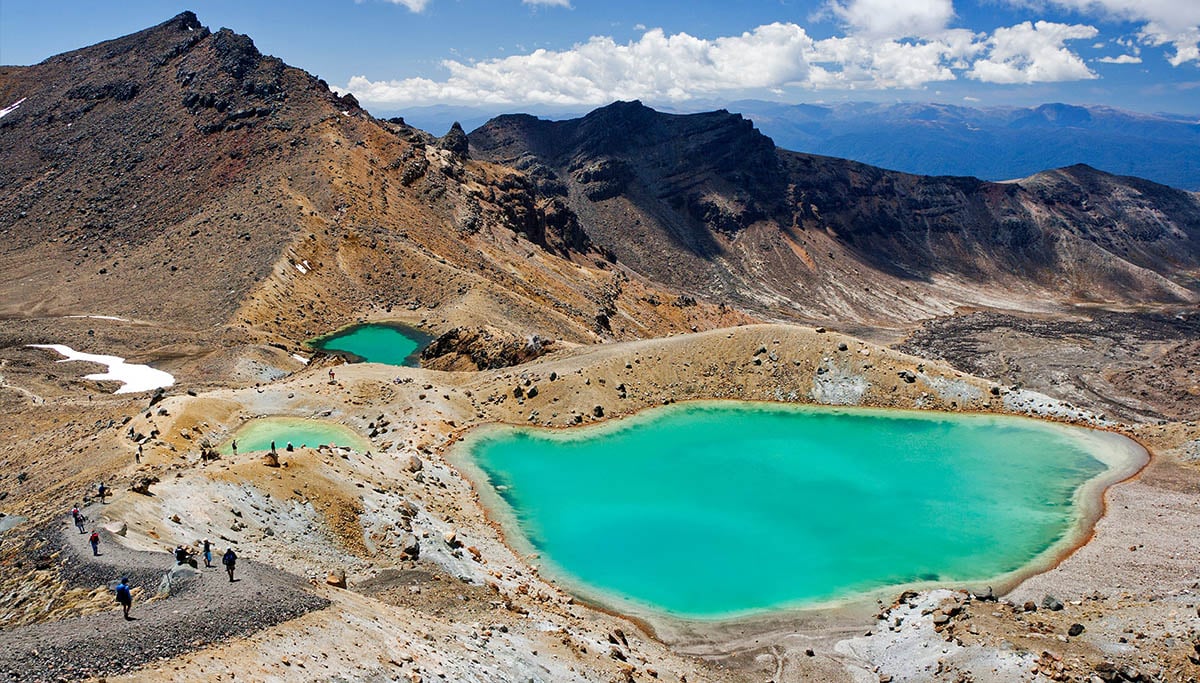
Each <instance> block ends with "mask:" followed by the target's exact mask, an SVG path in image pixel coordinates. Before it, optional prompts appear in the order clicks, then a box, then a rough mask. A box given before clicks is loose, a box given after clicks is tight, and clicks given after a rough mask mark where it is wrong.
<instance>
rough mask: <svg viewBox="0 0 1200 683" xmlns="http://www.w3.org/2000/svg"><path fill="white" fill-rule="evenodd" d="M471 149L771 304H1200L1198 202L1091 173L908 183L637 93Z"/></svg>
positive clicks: (719, 289)
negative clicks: (649, 101)
mask: <svg viewBox="0 0 1200 683" xmlns="http://www.w3.org/2000/svg"><path fill="white" fill-rule="evenodd" d="M471 150H472V153H474V154H476V155H478V156H480V157H484V158H488V159H492V160H494V161H498V162H501V163H506V164H512V165H515V166H516V167H518V168H522V169H524V170H526V172H528V173H529V174H530V175H532V176H533V177H535V178H537V179H539V183H540V185H539V186H540V187H541V188H542V189H543V191H545V192H548V193H552V192H557V193H558V194H559V196H561V197H563V199H564V200H565V201H566V202H567V204H568V205H569V206H571V207H572V208H573V209H574V210H575V211H576V213H578V214H579V216H580V218H581V220H582V222H583V224H584V226H585V227H586V228H587V230H588V231H589V234H590V235H591V236H592V238H593V241H594V242H595V243H596V244H598V245H600V246H601V247H603V248H606V249H609V250H611V251H612V252H613V253H614V254H616V255H617V257H618V259H619V260H620V261H621V262H625V263H629V264H630V265H631V267H633V268H634V269H636V270H638V271H639V272H643V273H645V274H647V275H648V276H650V277H653V278H655V279H657V280H660V281H663V282H668V283H673V284H676V285H679V286H684V287H688V288H692V289H694V290H696V291H698V292H702V293H704V294H705V295H706V296H709V297H712V298H714V299H715V300H718V301H727V302H730V303H731V304H733V305H736V306H741V307H746V308H748V309H750V310H755V311H759V312H762V313H763V314H765V315H770V316H783V317H789V318H810V319H811V318H816V319H823V320H836V321H839V322H841V323H846V322H848V321H858V322H861V323H868V324H887V325H896V324H905V323H910V322H913V321H916V320H920V319H923V318H928V317H931V316H934V315H939V314H946V313H950V312H953V311H954V310H955V308H957V307H959V306H992V307H997V308H1009V309H1017V310H1038V309H1041V310H1053V309H1055V308H1057V307H1061V306H1064V305H1068V304H1072V303H1078V302H1093V303H1094V302H1103V303H1132V302H1139V303H1142V304H1147V303H1155V302H1157V303H1183V302H1194V301H1196V300H1197V298H1198V297H1200V284H1198V282H1197V280H1196V274H1197V269H1198V267H1200V218H1198V216H1200V211H1198V210H1200V200H1197V197H1196V195H1194V194H1191V193H1187V192H1182V191H1178V190H1174V189H1171V188H1168V187H1165V186H1162V185H1156V184H1154V183H1150V182H1146V181H1141V180H1137V179H1133V178H1118V177H1114V176H1110V175H1107V174H1103V173H1100V172H1097V171H1095V170H1092V169H1089V168H1086V167H1072V168H1067V169H1061V170H1059V171H1051V172H1046V173H1042V174H1038V175H1036V176H1033V177H1031V178H1028V179H1026V180H1023V181H1020V182H1016V183H1006V184H1004V183H1002V184H998V183H988V182H983V181H980V180H977V179H974V178H953V177H924V176H914V175H908V174H904V173H897V172H892V171H886V170H883V169H879V168H874V167H870V166H866V165H864V164H858V163H854V162H849V161H844V160H839V159H831V158H827V157H818V156H812V155H806V154H797V153H793V152H787V151H783V150H777V149H776V148H775V146H774V145H773V144H772V142H771V141H770V139H768V138H766V137H765V136H763V135H762V134H760V133H759V132H758V131H756V130H755V129H754V127H753V125H752V124H751V123H750V122H749V121H747V120H745V119H743V118H742V117H741V116H739V115H737V114H730V113H728V112H723V111H722V112H711V113H706V114H694V115H686V116H677V115H668V114H661V113H658V112H655V111H653V110H651V109H649V108H647V107H645V106H643V105H642V104H640V103H638V102H632V103H616V104H613V105H610V106H608V107H604V108H602V109H598V110H596V111H595V112H592V113H591V114H589V115H588V116H585V117H583V118H581V119H574V120H569V121H557V122H554V121H543V120H539V119H535V118H533V117H530V116H502V117H499V118H497V119H494V120H493V121H491V122H489V123H488V124H486V125H485V126H483V127H481V128H480V129H478V130H476V131H474V132H473V133H472V134H471Z"/></svg>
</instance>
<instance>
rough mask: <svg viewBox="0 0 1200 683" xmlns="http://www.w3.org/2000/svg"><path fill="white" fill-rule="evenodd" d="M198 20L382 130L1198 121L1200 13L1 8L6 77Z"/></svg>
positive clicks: (958, 1)
mask: <svg viewBox="0 0 1200 683" xmlns="http://www.w3.org/2000/svg"><path fill="white" fill-rule="evenodd" d="M185 9H191V10H193V11H194V12H196V14H197V15H198V16H199V18H200V21H201V22H202V23H203V24H205V25H206V26H209V27H210V28H212V29H214V30H215V29H217V28H220V27H229V28H231V29H233V30H235V31H237V32H238V33H245V34H248V35H249V36H250V37H251V38H253V39H254V41H255V43H256V45H258V47H259V49H260V50H261V51H263V52H264V53H266V54H271V55H275V56H277V57H280V58H281V59H283V60H284V61H285V62H287V63H289V64H291V65H293V66H297V67H300V68H303V69H305V70H307V71H309V72H311V73H314V74H316V75H318V76H320V77H321V78H324V79H325V80H326V81H328V82H329V83H330V85H331V86H333V87H335V88H337V89H339V90H341V91H349V92H352V93H354V95H355V96H356V97H357V98H358V99H359V101H360V102H361V103H362V104H363V106H364V107H366V108H367V109H368V110H369V111H371V112H372V113H375V114H376V115H386V114H391V113H397V112H403V111H404V110H405V109H406V108H415V107H425V106H430V105H449V106H452V107H462V108H468V107H477V108H483V109H487V110H489V111H493V112H497V113H498V112H501V111H539V110H548V109H555V108H558V109H565V110H574V111H580V112H582V111H587V110H588V109H591V108H593V107H596V106H600V105H603V104H607V103H609V102H611V101H613V100H618V99H621V100H631V99H640V100H642V101H643V102H645V103H646V104H649V105H651V106H658V107H662V108H664V109H670V110H675V111H688V110H698V109H704V108H710V107H712V106H720V105H722V104H723V103H727V102H733V101H736V100H739V99H748V98H749V99H766V100H775V101H782V102H806V103H832V102H842V101H935V102H943V103H950V104H961V105H968V106H993V105H1021V106H1032V105H1037V104H1041V103H1045V102H1067V103H1072V104H1093V105H1095V104H1099V105H1109V106H1114V107H1119V108H1124V109H1131V110H1135V111H1146V112H1160V111H1161V112H1173V113H1178V114H1186V115H1194V114H1198V113H1200V0H737V1H730V0H724V1H720V2H718V1H709V0H691V1H690V2H647V1H646V0H641V1H634V0H287V1H284V0H253V1H251V0H236V1H235V0H194V1H193V2H191V3H187V4H182V3H177V2H167V1H151V0H121V1H120V2H96V1H95V0H91V1H90V2H83V1H80V0H63V1H60V2H47V1H46V0H0V64H32V63H36V62H38V61H41V60H43V59H45V58H47V57H49V56H51V55H54V54H58V53H60V52H65V51H68V50H71V49H75V48H78V47H83V46H85V45H90V44H93V43H96V42H99V41H102V40H106V39H109V38H114V37H117V36H119V35H124V34H127V33H131V32H134V31H137V30H140V29H142V28H145V27H148V26H151V25H153V24H157V23H159V22H161V21H164V20H166V19H168V18H170V17H172V16H174V15H175V14H178V13H179V12H181V11H183V10H185Z"/></svg>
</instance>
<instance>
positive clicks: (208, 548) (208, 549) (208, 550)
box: [204, 538, 212, 569]
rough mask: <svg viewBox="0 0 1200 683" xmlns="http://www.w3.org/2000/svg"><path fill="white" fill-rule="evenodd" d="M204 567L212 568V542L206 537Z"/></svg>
mask: <svg viewBox="0 0 1200 683" xmlns="http://www.w3.org/2000/svg"><path fill="white" fill-rule="evenodd" d="M204 568H205V569H212V544H210V543H209V542H208V539H207V538H206V539H204Z"/></svg>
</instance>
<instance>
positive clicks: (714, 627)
mask: <svg viewBox="0 0 1200 683" xmlns="http://www.w3.org/2000/svg"><path fill="white" fill-rule="evenodd" d="M730 405H735V406H739V407H756V406H761V407H764V408H767V409H774V410H780V409H782V410H788V411H793V410H794V411H796V412H820V413H824V414H837V413H847V414H856V415H863V414H866V415H871V416H873V417H881V418H888V417H894V418H903V417H916V418H920V419H924V420H931V421H936V420H942V419H961V418H967V419H983V420H986V419H988V418H994V419H996V420H997V421H998V422H1005V421H1015V422H1019V421H1029V422H1030V423H1035V424H1039V425H1046V426H1053V427H1055V428H1061V429H1070V430H1072V432H1073V433H1074V434H1076V435H1079V434H1087V435H1089V436H1088V438H1089V439H1090V440H1092V441H1093V442H1095V443H1094V444H1093V445H1094V446H1095V447H1096V449H1097V450H1098V451H1100V452H1101V454H1102V457H1099V458H1096V459H1097V460H1100V461H1101V462H1102V463H1103V464H1104V465H1105V469H1104V470H1103V471H1102V472H1100V473H1099V474H1097V475H1094V476H1092V477H1090V478H1089V479H1087V480H1086V481H1084V482H1083V483H1082V484H1081V485H1079V486H1078V487H1077V489H1076V491H1075V494H1074V501H1075V502H1074V504H1073V505H1074V512H1073V516H1074V517H1075V519H1074V521H1073V522H1072V523H1071V525H1070V527H1069V528H1068V530H1067V531H1066V533H1065V534H1064V535H1063V536H1062V538H1060V539H1059V540H1058V541H1056V542H1054V543H1053V544H1052V545H1051V546H1049V547H1048V548H1046V549H1044V550H1043V551H1041V552H1039V553H1038V555H1037V556H1035V557H1034V558H1033V559H1032V560H1031V561H1029V562H1027V563H1025V564H1024V565H1022V566H1021V567H1020V568H1018V569H1015V570H1012V571H1009V572H1005V573H1002V574H999V575H995V576H992V577H990V578H985V579H980V580H965V581H941V580H933V581H915V582H906V583H900V584H893V585H887V586H883V587H878V588H873V589H869V590H865V591H859V592H854V593H853V594H851V595H843V596H840V597H837V598H833V599H829V600H822V601H817V602H814V603H810V604H804V605H799V606H797V605H781V606H778V607H768V608H761V609H754V610H748V611H745V612H742V613H735V614H723V615H717V616H703V617H695V616H679V615H675V614H671V613H669V612H667V611H664V610H658V609H655V608H653V607H649V606H647V605H640V604H637V603H633V602H631V601H629V600H627V599H620V598H615V596H613V595H605V594H604V593H603V592H602V591H598V590H597V589H592V588H589V587H586V586H584V585H583V582H582V580H579V579H576V578H574V577H572V576H570V575H569V572H566V571H563V570H561V569H560V568H558V567H557V566H554V565H553V564H552V563H550V562H548V561H547V562H545V563H544V564H543V563H539V562H537V561H536V560H537V559H538V558H539V557H540V556H541V554H540V551H538V550H537V549H536V548H535V547H534V546H533V545H532V543H531V542H530V541H529V540H528V539H527V538H526V536H525V534H524V533H523V532H521V531H519V527H517V526H514V525H515V522H513V521H512V510H511V507H510V506H509V504H508V503H507V502H506V501H504V500H502V496H501V494H500V493H499V492H497V491H496V490H495V489H494V488H493V486H492V485H491V484H490V483H489V478H488V476H487V475H486V473H484V472H483V470H482V468H480V467H479V465H478V464H477V463H476V462H475V459H474V456H473V455H472V454H471V453H470V452H469V451H470V449H471V447H472V445H473V444H475V443H477V442H478V441H479V440H480V439H482V438H486V437H487V436H488V435H491V434H494V433H495V432H497V431H507V430H516V429H528V427H527V426H526V425H520V424H514V423H499V422H492V423H485V424H479V425H475V426H473V427H471V428H469V429H466V430H463V432H462V433H460V434H459V435H458V436H457V438H456V439H455V440H454V443H453V444H452V445H450V446H449V447H448V448H447V449H446V459H447V462H448V463H449V464H450V465H451V466H453V467H454V468H455V469H457V470H459V472H460V473H461V474H462V475H463V476H464V478H465V479H466V480H467V481H468V482H470V483H471V485H472V487H473V489H474V490H475V491H476V493H477V495H478V497H479V502H480V506H481V508H482V509H483V511H484V515H485V517H486V519H487V521H488V523H489V525H491V526H492V527H493V529H494V530H495V531H496V533H497V534H498V536H499V538H500V539H501V540H502V542H503V543H504V544H505V545H507V546H508V547H509V548H510V549H511V550H512V552H513V553H514V554H515V555H516V556H517V557H520V558H523V559H524V561H525V562H526V563H527V564H528V565H530V566H531V568H532V569H533V570H534V571H535V572H538V571H539V569H546V568H547V567H545V566H544V565H551V567H549V568H548V569H549V570H548V571H545V572H544V575H543V576H544V578H545V579H546V580H548V581H550V582H551V583H552V584H554V585H558V586H559V587H561V588H562V589H563V590H566V591H567V592H569V593H570V594H572V595H573V596H575V597H576V598H577V599H578V600H580V601H581V602H583V603H584V604H587V605H588V606H589V607H591V608H593V609H597V610H599V611H602V612H605V613H608V614H611V615H614V616H617V617H621V618H625V619H629V620H630V621H632V622H634V623H636V624H638V626H639V627H641V628H643V629H645V630H647V632H649V633H651V634H653V635H654V636H655V637H656V638H659V639H660V640H662V641H663V642H665V643H667V644H669V645H671V646H672V647H673V648H683V649H685V650H686V649H688V648H689V647H691V646H692V645H694V644H697V643H702V642H710V643H716V642H723V641H726V640H728V636H729V635H730V634H739V637H743V636H745V635H746V634H751V633H760V634H766V633H771V632H775V631H788V632H795V631H796V630H798V629H799V630H808V629H809V627H813V628H816V627H818V626H819V628H820V629H821V630H833V631H836V630H839V629H840V628H841V627H842V626H845V628H847V629H849V631H847V633H848V634H849V633H850V631H853V630H854V626H855V625H857V626H859V627H861V624H862V623H863V621H864V619H869V617H870V615H871V614H873V613H876V612H878V610H879V609H880V608H881V606H882V605H884V604H885V603H886V602H890V600H891V599H892V598H893V597H894V596H895V595H898V594H900V593H901V592H903V591H908V590H917V591H928V590H932V589H936V588H939V587H954V588H962V589H966V590H968V591H971V592H976V593H983V592H985V591H987V590H988V589H990V590H991V591H993V593H994V594H996V595H1003V594H1006V593H1008V592H1010V591H1012V590H1013V589H1014V588H1016V587H1017V586H1019V585H1020V584H1021V583H1022V582H1024V581H1026V580H1028V579H1029V578H1030V577H1032V576H1036V575H1038V574H1041V573H1044V572H1046V571H1049V570H1051V569H1053V568H1055V567H1057V566H1058V565H1059V564H1061V563H1062V562H1063V561H1064V560H1066V559H1067V558H1069V557H1070V556H1071V555H1072V554H1074V553H1075V552H1076V551H1077V550H1078V549H1079V548H1081V547H1083V546H1084V545H1086V544H1087V543H1088V541H1089V540H1090V539H1091V538H1092V536H1093V534H1094V528H1095V524H1096V522H1097V521H1098V520H1099V519H1101V518H1102V517H1103V516H1104V515H1105V514H1106V511H1107V508H1106V494H1107V491H1108V490H1109V489H1110V488H1111V487H1112V486H1114V485H1115V484H1117V483H1120V482H1123V481H1127V480H1129V479H1131V478H1134V477H1136V476H1137V475H1138V474H1139V473H1141V472H1142V471H1143V470H1144V468H1145V467H1146V466H1147V465H1148V463H1149V462H1150V453H1149V451H1148V450H1147V449H1146V448H1145V447H1144V446H1142V445H1141V444H1139V443H1138V442H1136V441H1135V440H1133V439H1131V438H1130V437H1128V436H1125V435H1123V434H1119V433H1117V432H1114V431H1109V430H1105V429H1102V428H1091V427H1081V426H1079V425H1065V424H1063V423H1061V422H1059V421H1057V420H1047V419H1039V418H1036V417H1031V416H1026V415H1012V414H1007V413H996V412H988V411H977V412H971V413H966V412H943V411H931V410H922V409H916V410H912V409H891V408H875V407H861V406H822V405H814V404H792V403H780V402H772V401H751V402H742V401H727V400H711V399H698V400H689V401H682V402H677V403H673V404H672V405H669V406H650V407H647V408H645V409H643V410H639V411H636V412H634V413H632V414H629V415H626V416H622V417H620V418H618V419H607V420H604V421H602V422H597V423H592V424H589V425H585V426H583V427H553V428H549V429H547V428H540V427H539V428H538V429H539V430H542V429H546V431H550V432H553V433H554V434H555V435H556V436H557V437H561V436H563V435H564V434H573V435H574V436H575V437H577V438H581V439H583V438H593V437H595V436H598V435H603V434H608V433H611V432H613V431H615V430H621V429H626V428H629V427H630V426H631V425H636V424H639V423H641V422H643V421H648V420H653V419H655V418H656V417H658V416H660V415H661V414H663V413H664V412H670V411H673V410H680V409H687V408H695V407H720V406H730ZM1081 430H1082V431H1081ZM1103 442H1107V444H1106V445H1107V447H1106V448H1100V446H1101V445H1105V444H1104V443H1103ZM1089 453H1090V454H1092V455H1093V457H1096V454H1095V453H1094V452H1093V451H1091V450H1089ZM689 644H691V645H689Z"/></svg>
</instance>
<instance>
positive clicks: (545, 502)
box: [455, 402, 1147, 619]
mask: <svg viewBox="0 0 1200 683" xmlns="http://www.w3.org/2000/svg"><path fill="white" fill-rule="evenodd" d="M455 457H456V459H457V462H458V464H459V465H460V466H461V467H462V468H463V469H464V471H466V472H467V474H468V476H470V477H471V479H472V480H474V481H475V482H476V484H477V488H478V489H480V492H481V494H482V495H483V497H484V502H485V504H487V505H488V506H489V508H490V509H491V510H492V511H493V513H494V514H496V516H497V517H498V519H499V521H500V522H501V524H502V525H503V526H504V527H505V529H506V531H507V534H508V537H509V540H510V542H512V543H513V545H514V547H516V548H517V550H518V551H519V552H527V553H534V552H536V553H538V554H539V555H540V558H539V559H538V560H536V561H535V563H537V564H540V565H541V569H542V571H543V572H544V573H546V574H547V575H548V576H549V577H550V578H553V579H555V580H557V581H559V582H560V583H561V584H563V585H564V587H568V588H570V589H571V590H573V591H574V592H575V593H577V594H579V595H582V596H583V597H585V598H588V599H591V600H594V601H597V602H600V603H602V604H606V605H608V606H610V607H613V608H615V609H619V610H621V611H624V612H627V613H635V614H643V615H648V616H654V615H666V616H674V617H682V618H688V619H722V618H731V617H737V616H743V615H747V614H753V613H759V612H764V611H771V610H777V609H783V608H805V607H816V606H823V605H829V604H833V603H837V602H841V601H846V600H855V599H861V598H863V597H864V596H867V595H870V594H871V593H872V592H873V591H875V592H878V591H880V590H882V589H892V588H896V587H900V586H907V585H912V584H921V583H928V582H941V583H948V582H981V581H988V582H992V581H998V580H1003V579H1005V578H1012V576H1014V575H1016V574H1014V573H1018V572H1021V571H1028V570H1029V568H1030V567H1034V566H1041V567H1045V566H1047V565H1048V564H1049V563H1051V562H1053V561H1054V560H1055V559H1056V558H1057V557H1059V556H1061V554H1062V553H1063V552H1065V551H1066V550H1067V549H1069V548H1070V547H1071V545H1072V544H1074V543H1076V542H1078V541H1079V540H1080V539H1081V538H1083V534H1085V533H1086V529H1087V527H1088V526H1090V524H1091V523H1092V522H1094V520H1095V518H1096V517H1097V516H1098V514H1099V511H1100V509H1101V507H1100V505H1101V504H1100V501H1101V495H1100V494H1101V492H1102V491H1103V489H1104V487H1106V486H1107V485H1108V484H1110V483H1112V482H1113V481H1117V480H1119V479H1121V478H1124V477H1125V476H1128V475H1129V474H1132V473H1133V472H1135V471H1136V470H1137V469H1138V468H1139V467H1140V466H1141V464H1142V463H1144V461H1145V458H1146V457H1147V456H1146V454H1145V451H1144V450H1142V449H1141V447H1140V446H1138V445H1137V444H1135V443H1134V442H1132V441H1130V440H1128V439H1125V438H1124V437H1120V436H1116V435H1112V434H1108V433H1104V432H1098V431H1093V430H1087V429H1080V428H1071V427H1066V426H1062V425H1058V424H1052V423H1046V422H1040V421H1036V420H1030V419H1021V418H1013V417H1004V416H991V415H958V414H955V415H950V414H939V413H927V412H917V411H873V410H863V409H826V408H812V407H796V406H785V405H776V404H746V403H730V402H705V403H695V404H682V405H677V406H671V407H667V408H661V409H654V410H650V411H645V412H643V413H641V414H639V415H637V416H635V417H633V418H629V419H625V420H619V421H615V422H610V423H607V424H603V425H599V426H596V427H587V428H578V429H570V430H546V429H532V428H525V427H508V426H492V427H490V428H482V429H480V430H477V431H476V432H473V433H472V434H471V435H469V436H468V438H467V440H466V441H465V442H464V443H463V444H462V446H461V447H460V448H459V449H458V451H457V453H456V456H455Z"/></svg>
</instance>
